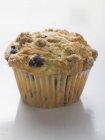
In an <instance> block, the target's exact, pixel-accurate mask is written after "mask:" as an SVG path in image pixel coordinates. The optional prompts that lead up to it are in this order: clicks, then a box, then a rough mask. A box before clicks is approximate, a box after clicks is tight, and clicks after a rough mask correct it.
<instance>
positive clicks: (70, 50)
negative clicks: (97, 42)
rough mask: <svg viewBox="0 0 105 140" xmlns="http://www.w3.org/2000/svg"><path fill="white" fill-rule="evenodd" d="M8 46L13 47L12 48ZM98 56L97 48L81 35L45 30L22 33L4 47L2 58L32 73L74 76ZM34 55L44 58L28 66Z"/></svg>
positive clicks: (85, 68)
mask: <svg viewBox="0 0 105 140" xmlns="http://www.w3.org/2000/svg"><path fill="white" fill-rule="evenodd" d="M11 48H13V49H14V48H15V50H13V51H11ZM97 55H98V53H97V51H96V50H94V49H92V48H91V46H90V45H89V44H88V43H87V42H86V41H85V40H84V38H83V37H82V36H81V35H80V34H78V33H71V32H68V31H66V30H54V29H46V30H44V31H42V32H34V33H32V34H30V33H21V34H20V35H19V36H18V37H17V39H16V40H15V41H14V42H12V43H11V44H10V45H9V46H8V47H7V49H6V52H5V59H6V60H8V63H9V65H10V66H12V67H14V68H17V69H21V70H24V71H27V72H29V73H32V74H35V75H39V74H40V75H41V74H48V75H50V74H58V73H66V74H69V75H73V74H76V73H79V72H81V71H85V70H88V69H90V68H91V67H92V66H93V64H94V61H95V60H96V58H97ZM36 56H38V57H41V58H43V60H44V61H43V65H41V66H40V67H38V65H33V66H32V65H31V66H30V65H29V62H30V60H32V59H33V57H36ZM34 63H36V62H34ZM34 63H33V64H34Z"/></svg>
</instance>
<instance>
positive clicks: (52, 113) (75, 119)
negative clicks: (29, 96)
mask: <svg viewBox="0 0 105 140" xmlns="http://www.w3.org/2000/svg"><path fill="white" fill-rule="evenodd" d="M48 27H53V28H65V29H68V30H70V31H74V32H79V33H81V34H82V35H83V36H84V37H85V39H86V40H87V41H88V42H89V44H91V46H92V47H93V48H95V49H97V50H98V52H99V57H98V59H97V61H96V63H95V65H94V67H93V68H92V70H91V73H90V75H89V78H88V81H87V83H86V86H85V89H84V91H83V94H82V96H81V100H80V101H79V102H78V103H75V104H73V105H72V106H69V107H63V108H59V109H49V110H48V109H38V108H34V107H30V106H28V105H26V104H24V103H23V102H22V101H21V99H20V95H19V91H18V88H17V85H16V82H15V78H14V75H13V72H12V69H11V68H9V67H8V65H7V62H6V61H5V60H4V51H5V49H6V46H7V45H8V44H9V43H10V42H11V41H12V40H14V39H15V38H16V37H17V35H18V34H19V33H20V32H22V31H23V32H24V31H26V32H27V31H29V32H34V31H38V30H43V29H45V28H48ZM70 139H71V140H105V0H0V140H70Z"/></svg>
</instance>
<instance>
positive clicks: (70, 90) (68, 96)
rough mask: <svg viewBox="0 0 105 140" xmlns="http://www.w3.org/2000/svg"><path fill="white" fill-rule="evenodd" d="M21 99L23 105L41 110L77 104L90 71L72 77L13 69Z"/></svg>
mask: <svg viewBox="0 0 105 140" xmlns="http://www.w3.org/2000/svg"><path fill="white" fill-rule="evenodd" d="M13 70H14V74H15V77H16V81H17V85H18V88H19V91H20V94H21V97H22V99H23V101H24V102H25V103H28V104H29V105H33V106H36V107H42V108H54V107H61V106H65V105H69V104H72V103H74V102H77V101H78V100H79V98H80V96H81V93H82V91H83V88H84V85H85V83H86V80H87V77H88V74H89V71H90V70H87V71H83V72H81V73H79V74H76V75H74V76H70V75H64V74H59V75H47V76H45V75H43V76H42V75H41V76H40V75H39V76H35V75H32V74H30V73H27V72H25V71H22V70H19V69H16V68H13Z"/></svg>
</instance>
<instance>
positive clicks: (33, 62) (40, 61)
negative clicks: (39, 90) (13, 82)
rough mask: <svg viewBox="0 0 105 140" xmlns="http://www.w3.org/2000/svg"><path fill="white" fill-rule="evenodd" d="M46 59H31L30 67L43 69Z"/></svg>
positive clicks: (39, 57)
mask: <svg viewBox="0 0 105 140" xmlns="http://www.w3.org/2000/svg"><path fill="white" fill-rule="evenodd" d="M44 61H45V60H44V58H42V57H41V56H40V55H37V56H35V57H33V58H32V59H30V61H29V66H30V67H41V66H42V65H43V64H44Z"/></svg>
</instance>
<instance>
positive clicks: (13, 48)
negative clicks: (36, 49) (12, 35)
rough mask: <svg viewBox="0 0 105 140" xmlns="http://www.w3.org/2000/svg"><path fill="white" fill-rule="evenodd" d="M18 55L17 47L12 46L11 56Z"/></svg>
mask: <svg viewBox="0 0 105 140" xmlns="http://www.w3.org/2000/svg"><path fill="white" fill-rule="evenodd" d="M15 53H17V48H16V47H15V46H11V54H15Z"/></svg>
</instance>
